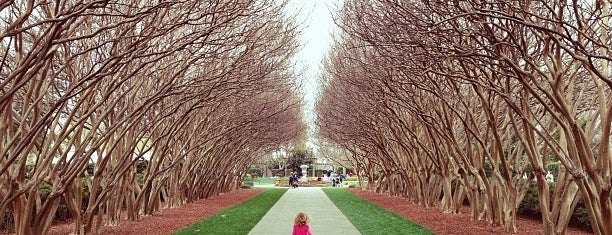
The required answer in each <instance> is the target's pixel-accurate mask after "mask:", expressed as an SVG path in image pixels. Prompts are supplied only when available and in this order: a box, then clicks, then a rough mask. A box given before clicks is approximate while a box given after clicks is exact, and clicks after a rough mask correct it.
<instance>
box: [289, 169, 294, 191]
mask: <svg viewBox="0 0 612 235" xmlns="http://www.w3.org/2000/svg"><path fill="white" fill-rule="evenodd" d="M293 179H294V178H293V172H291V174H289V186H290V187H292V188H293Z"/></svg>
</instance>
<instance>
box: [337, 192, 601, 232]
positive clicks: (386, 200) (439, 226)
mask: <svg viewBox="0 0 612 235" xmlns="http://www.w3.org/2000/svg"><path fill="white" fill-rule="evenodd" d="M349 191H350V192H352V193H353V194H355V195H357V196H358V197H360V198H363V199H365V200H368V201H370V202H372V203H374V204H376V205H378V206H380V207H383V208H385V209H387V210H390V211H393V212H395V213H397V214H399V215H402V216H404V217H405V218H407V219H409V220H411V221H414V222H415V223H418V224H420V225H422V226H424V227H426V228H428V229H430V230H431V231H433V232H435V233H436V234H466V235H467V234H469V235H471V234H510V233H506V232H504V230H503V229H502V228H501V227H494V226H492V225H491V224H489V223H487V222H485V221H472V220H471V217H470V212H469V210H470V209H469V207H463V208H461V210H460V212H461V214H443V213H442V212H440V208H438V207H431V208H424V207H421V206H419V205H416V204H413V203H410V202H409V201H408V200H406V199H404V198H401V197H393V196H389V195H388V194H382V193H376V192H372V191H366V190H361V189H349ZM516 226H517V228H518V232H517V233H516V234H543V233H542V225H541V223H540V221H537V220H533V219H529V218H521V217H519V218H517V219H516ZM567 234H593V233H592V232H589V231H584V230H580V229H577V228H568V230H567Z"/></svg>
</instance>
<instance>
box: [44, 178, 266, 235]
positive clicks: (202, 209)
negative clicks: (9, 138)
mask: <svg viewBox="0 0 612 235" xmlns="http://www.w3.org/2000/svg"><path fill="white" fill-rule="evenodd" d="M261 192H263V190H261V189H240V190H236V191H233V192H229V193H225V194H222V195H218V196H214V197H211V198H208V199H202V200H199V201H197V202H194V203H189V204H185V205H183V206H182V207H179V208H171V209H163V210H162V211H161V212H159V213H156V214H155V215H152V216H146V217H144V218H143V219H142V220H140V221H130V220H122V221H121V222H120V223H119V226H117V227H104V226H103V227H102V228H101V229H100V234H170V233H171V232H173V231H176V230H178V229H181V228H183V227H185V226H187V225H189V224H192V223H194V222H196V221H199V220H202V219H205V218H208V217H210V216H212V215H213V214H215V213H217V212H218V211H221V210H223V209H225V208H228V207H231V206H233V205H236V204H239V203H241V202H243V201H246V200H249V199H251V198H253V197H255V196H256V195H258V194H260V193H261ZM71 232H72V224H71V223H67V224H61V225H57V226H53V227H52V228H51V231H50V233H49V234H52V235H56V234H57V235H59V234H70V233H71Z"/></svg>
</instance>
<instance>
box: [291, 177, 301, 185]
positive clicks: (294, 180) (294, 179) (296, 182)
mask: <svg viewBox="0 0 612 235" xmlns="http://www.w3.org/2000/svg"><path fill="white" fill-rule="evenodd" d="M298 186H299V185H298V176H297V174H296V175H295V176H293V184H291V187H292V188H297V187H298Z"/></svg>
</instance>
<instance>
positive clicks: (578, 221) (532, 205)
mask: <svg viewBox="0 0 612 235" xmlns="http://www.w3.org/2000/svg"><path fill="white" fill-rule="evenodd" d="M548 187H549V189H550V192H551V193H553V192H554V190H555V185H554V184H548ZM517 214H518V215H522V216H527V217H531V218H537V219H540V217H541V212H540V201H539V198H538V185H537V183H533V184H531V187H529V191H527V193H526V194H525V198H523V201H521V204H520V205H519V208H518V211H517ZM569 224H570V225H572V226H576V227H581V228H587V229H590V228H591V223H590V221H589V215H588V214H587V211H586V208H585V207H584V203H583V202H582V200H581V201H579V202H578V204H577V205H576V209H575V210H574V213H573V214H572V217H571V218H570V222H569Z"/></svg>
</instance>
